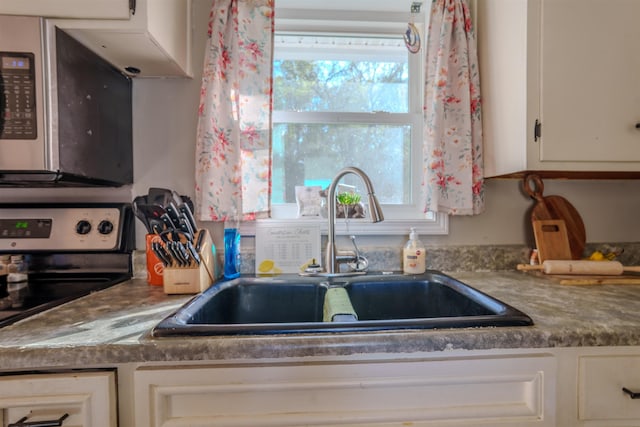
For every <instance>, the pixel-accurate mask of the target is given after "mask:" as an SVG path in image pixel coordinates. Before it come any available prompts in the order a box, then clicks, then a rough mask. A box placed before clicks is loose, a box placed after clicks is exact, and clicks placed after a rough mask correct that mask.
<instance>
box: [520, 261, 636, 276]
mask: <svg viewBox="0 0 640 427" xmlns="http://www.w3.org/2000/svg"><path fill="white" fill-rule="evenodd" d="M518 270H522V271H528V270H542V271H543V272H544V273H545V274H592V275H600V276H619V275H621V274H623V273H624V272H625V271H636V272H640V267H625V266H623V265H622V264H620V263H619V262H618V261H586V260H585V261H581V260H575V261H564V260H562V261H561V260H546V261H544V262H543V263H542V264H541V265H528V264H518Z"/></svg>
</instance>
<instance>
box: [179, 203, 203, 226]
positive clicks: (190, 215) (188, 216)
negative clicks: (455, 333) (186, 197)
mask: <svg viewBox="0 0 640 427" xmlns="http://www.w3.org/2000/svg"><path fill="white" fill-rule="evenodd" d="M178 209H180V212H181V213H182V215H183V216H184V217H185V218H186V219H187V221H188V222H189V225H190V226H191V229H192V230H193V232H194V233H195V231H196V230H197V229H198V225H197V224H196V218H195V217H194V216H193V212H191V209H189V205H187V204H186V203H183V204H181V205H180V206H179V207H178Z"/></svg>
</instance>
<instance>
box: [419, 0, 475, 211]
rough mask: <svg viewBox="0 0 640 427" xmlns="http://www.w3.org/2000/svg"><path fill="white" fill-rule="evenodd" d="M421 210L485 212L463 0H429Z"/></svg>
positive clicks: (471, 38) (470, 34)
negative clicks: (423, 205)
mask: <svg viewBox="0 0 640 427" xmlns="http://www.w3.org/2000/svg"><path fill="white" fill-rule="evenodd" d="M426 43H427V45H426V70H425V71H426V73H425V76H426V82H425V101H424V102H425V104H424V125H425V126H424V150H423V152H424V156H425V158H424V161H423V164H424V181H423V185H424V186H425V187H426V206H425V211H429V210H430V211H434V212H444V213H448V214H453V215H473V214H478V213H480V212H482V211H483V210H484V188H483V187H484V183H483V167H482V121H481V108H480V107H481V102H480V78H479V71H478V59H477V56H478V55H477V46H476V39H475V34H474V31H473V26H472V20H471V13H470V10H469V5H468V2H467V0H433V1H432V4H431V15H430V21H429V30H428V34H427V37H426Z"/></svg>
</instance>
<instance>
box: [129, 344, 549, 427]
mask: <svg viewBox="0 0 640 427" xmlns="http://www.w3.org/2000/svg"><path fill="white" fill-rule="evenodd" d="M134 378H135V379H134V381H135V397H136V400H135V411H136V415H135V416H136V425H139V426H143V425H144V426H153V427H160V426H162V427H173V426H186V425H189V426H193V427H195V426H207V427H213V426H256V427H257V426H279V427H283V426H301V425H304V426H329V425H331V426H380V427H382V426H402V425H413V426H426V425H430V426H433V425H441V424H442V423H446V425H447V426H450V427H456V426H474V427H479V426H495V425H496V424H497V423H499V424H500V425H501V426H504V427H508V426H514V427H515V426H517V427H525V426H534V425H535V426H554V425H555V414H554V413H553V411H554V408H555V381H554V378H555V360H554V359H553V358H552V357H546V356H541V357H511V358H496V359H460V360H455V359H452V360H429V361H390V362H375V363H371V362H367V363H364V362H362V363H358V362H353V363H318V364H310V363H305V364H302V363H300V364H290V365H287V364H273V365H264V366H235V367H224V366H222V367H192V368H189V367H183V368H175V369H170V368H166V369H163V368H149V369H140V370H138V371H136V372H135V376H134Z"/></svg>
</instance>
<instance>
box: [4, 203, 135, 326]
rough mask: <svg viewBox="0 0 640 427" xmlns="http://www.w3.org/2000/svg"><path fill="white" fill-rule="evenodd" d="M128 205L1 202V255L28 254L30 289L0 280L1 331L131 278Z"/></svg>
mask: <svg viewBox="0 0 640 427" xmlns="http://www.w3.org/2000/svg"><path fill="white" fill-rule="evenodd" d="M134 241H135V233H134V216H133V212H132V209H131V206H130V205H129V204H126V203H90V204H78V203H74V204H69V203H67V204H53V203H40V204H33V203H32V204H0V255H7V254H10V255H18V254H20V255H24V258H25V261H26V263H27V267H28V281H27V291H26V294H24V299H21V300H20V301H19V302H17V301H15V300H12V299H11V297H10V296H9V294H8V292H7V286H6V284H5V283H4V282H5V281H4V280H3V281H2V282H0V327H3V326H7V325H10V324H12V323H15V322H17V321H18V320H21V319H24V318H27V317H29V316H32V315H34V314H37V313H41V312H43V311H45V310H48V309H50V308H53V307H56V306H58V305H61V304H64V303H66V302H69V301H72V300H74V299H77V298H80V297H82V296H85V295H88V294H90V293H92V292H96V291H99V290H102V289H106V288H108V287H110V286H113V285H115V284H118V283H121V282H123V281H125V280H128V279H129V278H131V276H132V266H131V253H132V251H133V250H134V247H135V243H134Z"/></svg>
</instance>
